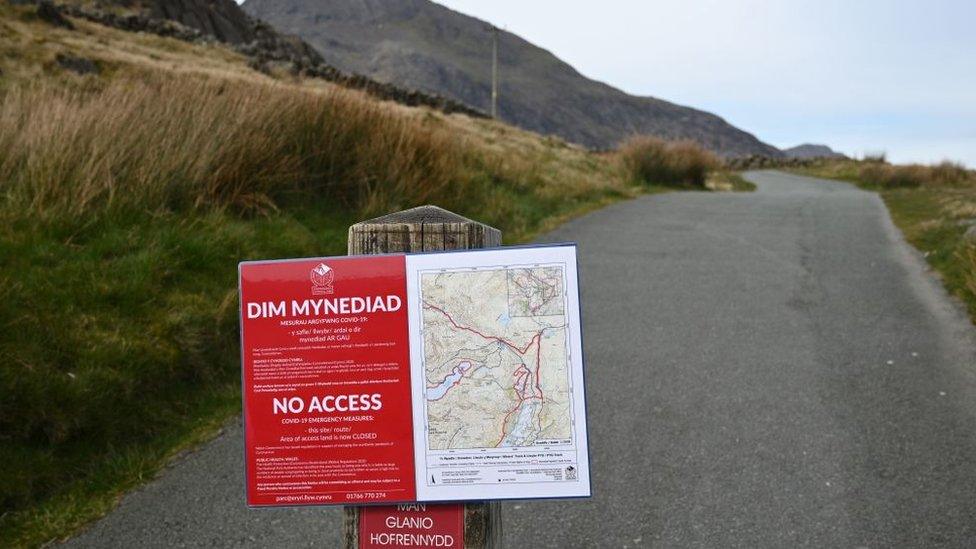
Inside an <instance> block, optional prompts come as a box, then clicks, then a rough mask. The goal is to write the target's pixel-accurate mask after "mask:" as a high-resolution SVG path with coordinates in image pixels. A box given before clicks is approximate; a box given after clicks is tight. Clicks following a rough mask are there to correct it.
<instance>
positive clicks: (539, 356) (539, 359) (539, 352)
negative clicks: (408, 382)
mask: <svg viewBox="0 0 976 549" xmlns="http://www.w3.org/2000/svg"><path fill="white" fill-rule="evenodd" d="M424 307H427V308H428V309H433V310H435V311H437V312H439V313H440V314H442V315H444V316H445V317H446V318H447V320H448V321H449V322H450V323H451V324H452V325H453V326H454V327H455V328H457V329H458V330H464V331H466V332H471V333H473V334H477V335H478V336H481V337H483V338H485V339H491V340H495V341H498V342H500V343H504V344H505V345H507V346H509V347H510V348H511V349H513V350H515V351H516V352H518V354H520V355H522V356H525V353H527V352H529V349H530V348H532V344H533V343H536V342H538V344H537V345H536V353H535V387H534V388H533V389H534V390H533V391H532V393H533V394H532V396H528V397H527V396H524V394H523V393H524V392H525V384H524V383H523V385H522V391H519V389H518V383H519V381H520V380H522V378H523V377H524V378H526V379H527V378H528V376H529V375H531V374H532V372H531V371H530V370H529V369H528V368H526V367H525V364H522V365H521V366H520V367H519V368H520V369H519V370H516V371H515V373H513V374H512V376H515V375H517V374H520V376H519V377H516V379H515V383H513V384H512V389H514V390H515V394H517V395H518V397H519V401H518V403H517V404H516V405H515V407H514V408H512V409H511V410H510V411H509V412H508V413H507V414H505V418H504V419H503V420H502V437H501V438H500V439H498V442H496V443H495V447H496V448H497V447H498V446H499V445H500V444H501V443H502V442H504V441H505V428H506V427H507V425H508V420H509V418H510V417H512V414H514V413H515V412H516V411H518V409H519V408H521V407H522V404H523V403H524V402H525V401H526V400H533V399H538V400H541V401H543V402H545V393H543V392H542V387H540V386H539V369H540V367H541V362H542V331H539V332H536V334H535V335H533V336H532V339H530V340H529V343H528V344H526V346H525V348H524V349H522V348H521V347H518V346H517V345H515V344H514V343H510V342H509V341H506V340H505V339H503V338H500V337H497V336H489V335H485V334H483V333H481V332H479V331H478V330H475V329H474V328H468V327H466V326H461V325H460V324H458V323H457V322H455V321H454V319H453V318H452V317H451V315H450V314H448V313H447V311H445V310H444V309H441V308H440V307H437V306H436V305H431V304H430V303H427V302H426V301H425V302H424ZM522 370H525V371H524V372H523V371H522ZM452 371H453V370H452ZM461 379H464V376H463V375H462V376H461ZM460 382H461V380H460V379H459V380H458V381H457V383H455V384H454V385H452V386H451V388H452V389H453V388H454V387H455V386H457V385H458V383H460ZM535 390H538V391H539V395H538V396H536V395H535ZM444 394H445V395H446V394H447V393H446V392H445V393H444ZM441 398H443V396H442V397H441ZM437 400H440V399H437ZM540 422H541V418H540ZM540 429H541V423H540Z"/></svg>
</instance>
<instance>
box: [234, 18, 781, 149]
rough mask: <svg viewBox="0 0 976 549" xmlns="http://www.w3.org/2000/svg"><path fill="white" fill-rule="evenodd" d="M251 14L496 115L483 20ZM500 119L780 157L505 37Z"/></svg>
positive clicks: (398, 80)
mask: <svg viewBox="0 0 976 549" xmlns="http://www.w3.org/2000/svg"><path fill="white" fill-rule="evenodd" d="M243 7H244V10H245V11H247V12H248V13H249V14H251V15H253V16H255V17H257V18H260V19H262V20H264V21H267V22H268V23H270V24H272V25H274V26H275V27H276V28H278V29H279V30H281V31H283V32H287V33H291V34H296V35H299V36H301V37H302V38H304V39H305V40H306V41H307V42H309V43H310V44H311V45H312V46H314V47H315V48H316V49H317V50H318V51H319V52H320V53H321V54H322V55H323V57H324V58H325V59H326V61H327V62H329V63H330V64H333V65H335V66H337V67H338V68H340V69H342V70H345V71H349V72H355V73H361V74H365V75H368V76H370V77H372V78H375V79H377V80H380V81H383V82H391V83H395V84H397V85H401V86H405V87H408V88H416V89H420V90H424V91H428V92H434V93H438V94H442V95H445V96H447V97H450V98H453V99H456V100H458V101H461V102H463V103H467V104H469V105H472V106H474V107H476V108H478V109H481V110H483V111H486V112H487V111H489V110H490V88H491V74H490V51H491V50H490V39H489V33H487V32H486V30H485V28H486V23H485V22H483V21H480V20H478V19H475V18H473V17H469V16H466V15H463V14H461V13H457V12H455V11H452V10H450V9H448V8H445V7H443V6H440V5H438V4H435V3H433V2H430V1H429V0H330V1H328V2H316V1H313V0H247V1H246V2H245V3H244V5H243ZM499 40H500V42H499V63H500V69H499V71H500V74H501V75H502V77H501V84H500V92H499V95H500V99H499V111H500V116H501V118H502V120H505V121H507V122H510V123H513V124H516V125H518V126H521V127H523V128H527V129H530V130H533V131H536V132H539V133H542V134H555V135H558V136H561V137H563V138H564V139H566V140H568V141H571V142H574V143H580V144H583V145H586V146H589V147H594V148H600V149H605V148H610V147H614V146H616V145H617V144H618V143H619V142H620V141H621V140H623V139H624V138H626V137H628V136H630V135H632V134H649V135H655V136H659V137H664V138H667V139H693V140H695V141H697V142H699V143H701V144H703V145H704V146H706V147H707V148H709V149H711V150H713V151H716V152H718V153H720V154H723V155H726V156H744V155H752V154H757V155H766V156H774V157H776V156H779V155H780V152H779V151H778V150H777V149H775V148H774V147H772V146H770V145H767V144H765V143H763V142H761V141H759V140H758V139H756V137H755V136H753V135H751V134H749V133H747V132H745V131H742V130H740V129H738V128H736V127H734V126H732V125H730V124H728V123H727V122H726V121H724V120H723V119H721V118H719V117H718V116H715V115H713V114H711V113H707V112H703V111H700V110H696V109H692V108H688V107H683V106H680V105H675V104H673V103H669V102H667V101H662V100H660V99H655V98H653V97H635V96H632V95H628V94H626V93H624V92H622V91H620V90H617V89H615V88H613V87H611V86H608V85H606V84H603V83H601V82H596V81H594V80H591V79H589V78H586V77H584V76H583V75H581V74H580V73H578V72H577V71H576V70H575V69H573V67H571V66H569V65H568V64H566V63H565V62H563V61H561V60H560V59H558V58H557V57H555V56H554V55H553V54H551V53H550V52H548V51H546V50H544V49H542V48H539V47H538V46H535V45H533V44H531V43H529V42H527V41H525V40H523V39H522V38H520V37H518V36H516V35H514V34H511V33H508V32H501V36H500V39H499Z"/></svg>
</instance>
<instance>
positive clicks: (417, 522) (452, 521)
mask: <svg viewBox="0 0 976 549" xmlns="http://www.w3.org/2000/svg"><path fill="white" fill-rule="evenodd" d="M463 546H464V506H463V505H460V504H444V505H423V504H410V505H383V506H377V507H363V508H362V509H361V510H360V514H359V547H360V549H373V548H388V547H413V548H417V547H437V548H439V549H440V548H444V549H453V548H457V549H461V548H462V547H463Z"/></svg>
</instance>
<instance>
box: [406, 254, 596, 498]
mask: <svg viewBox="0 0 976 549" xmlns="http://www.w3.org/2000/svg"><path fill="white" fill-rule="evenodd" d="M444 255H447V254H444ZM450 255H451V257H450V259H449V261H448V260H447V258H442V257H441V254H431V255H418V256H410V257H409V258H408V259H409V265H408V273H409V274H408V285H409V292H408V293H409V294H410V296H411V297H410V299H411V300H413V301H412V302H411V303H410V308H411V310H412V311H414V312H413V313H412V314H411V354H412V359H411V363H412V365H413V366H412V367H413V372H414V373H413V378H414V381H413V383H414V391H413V398H414V400H413V407H414V425H415V431H414V441H415V452H416V456H417V488H418V493H420V494H423V495H424V496H425V497H429V498H430V499H435V500H436V499H443V500H447V499H453V494H454V493H457V492H459V491H463V492H464V493H466V494H468V496H469V497H470V495H471V494H472V493H475V494H478V495H479V496H481V497H483V498H485V499H501V498H513V497H533V496H529V495H528V494H540V496H536V497H560V496H585V495H589V469H588V455H587V450H586V421H585V403H584V394H583V376H582V374H583V373H582V351H581V345H580V339H581V337H582V336H581V333H580V327H579V326H580V322H579V294H578V282H577V277H576V250H575V247H574V246H545V247H535V248H509V249H504V250H496V251H492V250H484V251H476V252H475V251H472V252H465V253H452V254H450ZM417 426H420V427H422V428H421V429H417ZM541 494H545V496H541Z"/></svg>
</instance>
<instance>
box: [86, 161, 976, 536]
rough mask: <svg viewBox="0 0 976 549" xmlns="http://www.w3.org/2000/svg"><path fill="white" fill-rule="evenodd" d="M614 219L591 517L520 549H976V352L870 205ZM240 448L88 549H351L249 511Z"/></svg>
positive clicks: (600, 215) (173, 483)
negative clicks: (804, 548) (314, 548)
mask: <svg viewBox="0 0 976 549" xmlns="http://www.w3.org/2000/svg"><path fill="white" fill-rule="evenodd" d="M748 177H749V179H751V180H752V181H754V182H755V183H757V184H758V186H759V189H758V191H757V192H755V193H743V194H725V193H673V194H666V195H655V196H646V197H642V198H639V199H637V200H633V201H629V202H626V203H621V204H617V205H615V206H611V207H609V208H606V209H603V210H601V211H598V212H595V213H593V214H590V215H587V216H585V217H583V218H580V219H578V220H575V221H573V222H570V223H568V224H566V225H565V226H563V227H562V228H560V229H558V230H556V231H555V232H553V233H551V234H549V235H547V236H546V237H545V238H544V239H543V240H545V241H568V240H573V241H577V242H578V243H579V246H580V256H581V269H582V272H581V283H582V286H583V307H584V315H583V321H584V334H585V348H586V356H587V393H588V399H589V401H588V407H589V418H588V420H589V429H590V437H591V438H590V447H591V460H592V462H591V468H592V471H593V473H592V474H593V480H594V483H593V492H594V496H593V498H592V499H589V500H582V501H563V502H559V501H552V502H531V501H529V502H513V503H507V504H506V505H505V509H504V518H503V521H504V528H505V540H506V547H513V548H515V547H793V546H811V547H851V548H854V547H872V548H873V547H895V546H900V547H974V546H976V341H974V330H973V328H972V326H971V325H970V324H969V321H968V319H967V318H966V316H965V315H964V314H963V313H962V312H961V310H960V309H959V307H958V306H957V304H956V303H955V302H954V301H953V300H951V299H950V298H949V297H948V296H947V295H946V293H945V291H944V290H943V289H942V287H941V285H940V284H939V282H938V281H937V280H936V278H935V277H934V276H933V275H932V274H931V273H929V272H928V270H927V268H926V266H925V263H924V261H923V260H922V259H921V258H920V257H919V256H918V254H917V253H916V252H914V251H913V250H912V249H911V248H910V247H909V246H908V245H907V244H906V243H904V241H903V240H902V238H901V236H900V235H899V234H898V232H897V230H896V229H895V228H894V227H893V225H892V224H891V221H890V220H889V217H888V213H887V211H886V210H885V207H884V205H883V204H882V202H881V201H880V199H879V198H878V197H877V196H876V195H874V194H871V193H866V192H862V191H859V190H857V189H855V188H853V187H851V186H849V185H846V184H843V183H836V182H828V181H822V180H814V179H809V178H802V177H798V176H793V175H786V174H782V173H777V172H754V173H750V174H749V175H748ZM243 478H244V473H243V464H242V442H241V431H240V427H239V425H237V424H236V423H235V424H232V425H231V426H229V427H228V428H227V430H226V432H225V433H224V434H223V435H221V436H220V437H218V438H217V439H216V440H214V441H213V442H212V443H210V444H208V445H206V446H205V447H204V448H202V449H200V450H199V451H197V452H194V453H192V454H190V455H188V456H187V457H186V458H184V459H182V460H180V461H179V462H177V463H176V464H174V465H173V466H172V467H170V468H169V469H168V470H166V471H165V472H164V473H163V474H162V475H161V477H160V478H159V479H158V480H156V481H155V482H152V483H150V484H149V485H147V486H146V487H144V488H142V489H140V490H138V491H136V492H134V493H132V494H130V495H128V496H127V497H125V498H124V500H123V501H122V503H121V505H120V506H119V508H118V509H117V510H116V511H115V512H113V513H112V514H110V515H109V516H108V517H107V518H105V519H104V520H102V521H100V522H98V523H96V524H95V525H94V526H92V527H91V528H90V529H89V530H88V531H87V532H85V533H83V534H82V535H81V536H79V537H78V538H75V539H73V540H71V541H70V542H69V544H68V545H71V546H75V547H183V546H186V547H196V546H208V547H210V546H214V547H222V546H255V547H293V546H294V547H298V546H319V547H335V546H337V544H338V539H339V534H340V528H341V523H340V514H341V513H340V512H339V510H337V509H297V510H296V509H287V510H257V511H248V510H247V509H246V508H245V507H244V504H243Z"/></svg>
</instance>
